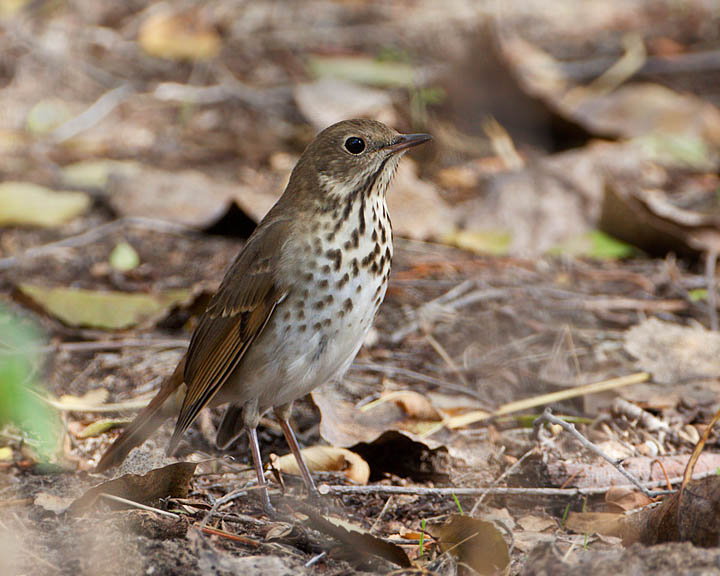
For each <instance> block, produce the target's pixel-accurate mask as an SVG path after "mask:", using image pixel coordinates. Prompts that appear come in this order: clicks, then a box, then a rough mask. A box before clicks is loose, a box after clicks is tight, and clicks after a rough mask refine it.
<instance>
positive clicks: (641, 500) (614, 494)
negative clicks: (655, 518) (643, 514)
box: [605, 486, 652, 512]
mask: <svg viewBox="0 0 720 576" xmlns="http://www.w3.org/2000/svg"><path fill="white" fill-rule="evenodd" d="M605 502H607V503H608V504H609V505H610V506H611V507H615V508H617V509H619V511H621V512H626V511H628V510H634V509H636V508H642V507H643V506H647V505H648V504H650V503H651V502H652V500H651V499H650V498H648V497H647V496H645V494H643V493H642V492H640V491H639V490H636V489H632V488H627V487H623V486H613V487H611V488H610V489H609V490H608V491H607V492H606V493H605Z"/></svg>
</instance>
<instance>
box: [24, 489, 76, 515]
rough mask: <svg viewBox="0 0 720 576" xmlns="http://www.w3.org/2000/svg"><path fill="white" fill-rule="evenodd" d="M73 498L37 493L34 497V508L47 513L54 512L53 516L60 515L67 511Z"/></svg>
mask: <svg viewBox="0 0 720 576" xmlns="http://www.w3.org/2000/svg"><path fill="white" fill-rule="evenodd" d="M73 500H74V498H67V497H64V496H57V495H55V494H49V493H48V492H38V494H37V495H36V496H35V501H34V504H35V506H40V507H41V508H44V509H45V510H47V511H49V512H55V514H62V513H63V512H65V510H67V509H68V508H69V507H70V505H71V504H72V503H73Z"/></svg>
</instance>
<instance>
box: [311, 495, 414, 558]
mask: <svg viewBox="0 0 720 576" xmlns="http://www.w3.org/2000/svg"><path fill="white" fill-rule="evenodd" d="M298 508H299V510H300V511H301V512H302V513H303V514H305V515H306V516H308V518H309V522H310V525H311V526H312V527H313V528H314V529H316V530H319V531H321V532H324V533H325V534H327V535H329V536H332V537H333V538H335V539H336V540H338V541H339V542H341V543H342V544H343V552H344V553H345V554H348V555H350V556H351V557H353V558H355V559H360V560H363V559H365V558H366V557H367V556H377V557H379V558H384V559H385V560H388V561H390V562H392V563H393V564H397V565H398V566H401V567H402V568H409V567H410V566H411V563H410V559H409V558H408V556H407V554H406V553H405V552H404V551H403V549H402V548H400V547H399V546H397V545H396V544H392V543H390V542H386V541H385V540H382V539H381V538H378V537H377V536H373V535H372V534H370V533H369V532H367V531H365V530H363V529H362V528H361V527H360V526H357V525H355V524H352V523H350V522H348V521H346V520H342V519H340V518H337V517H331V516H324V515H322V514H320V512H318V511H316V510H314V509H312V508H310V507H309V506H305V505H301V506H299V507H298Z"/></svg>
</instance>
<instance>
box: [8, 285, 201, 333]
mask: <svg viewBox="0 0 720 576" xmlns="http://www.w3.org/2000/svg"><path fill="white" fill-rule="evenodd" d="M18 290H19V291H20V293H21V294H22V295H24V296H26V297H28V298H29V299H30V300H32V301H33V302H34V303H36V304H37V305H39V306H40V307H42V308H43V309H44V310H45V311H46V312H47V313H48V314H50V315H52V316H55V317H56V318H57V319H58V320H60V321H61V322H63V323H64V324H67V325H68V326H86V327H90V328H100V329H103V330H122V329H124V328H130V327H131V326H135V325H137V324H140V323H142V322H152V321H155V320H159V319H160V318H162V317H164V316H165V315H166V314H167V313H168V311H169V310H170V309H171V308H172V307H174V306H177V305H180V304H183V303H186V302H188V301H189V300H190V298H191V297H192V291H191V290H186V289H178V290H167V291H165V292H159V293H156V294H142V293H130V292H114V291H95V290H85V289H81V288H66V287H56V288H48V287H45V286H36V285H33V284H28V283H23V284H19V285H18Z"/></svg>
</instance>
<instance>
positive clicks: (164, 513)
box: [100, 492, 180, 520]
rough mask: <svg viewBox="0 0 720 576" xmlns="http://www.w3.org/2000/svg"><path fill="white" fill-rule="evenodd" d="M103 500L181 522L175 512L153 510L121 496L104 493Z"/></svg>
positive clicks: (102, 494) (101, 495)
mask: <svg viewBox="0 0 720 576" xmlns="http://www.w3.org/2000/svg"><path fill="white" fill-rule="evenodd" d="M100 497H101V498H106V499H107V500H113V501H115V502H120V503H121V504H126V505H127V506H132V507H133V508H139V509H140V510H147V511H148V512H155V513H156V514H160V515H161V516H167V517H168V518H174V519H175V520H180V515H179V514H175V513H174V512H168V511H167V510H160V509H159V508H153V507H152V506H146V505H145V504H140V502H135V501H134V500H128V499H126V498H122V497H120V496H115V495H114V494H106V493H105V492H102V493H101V494H100Z"/></svg>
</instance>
